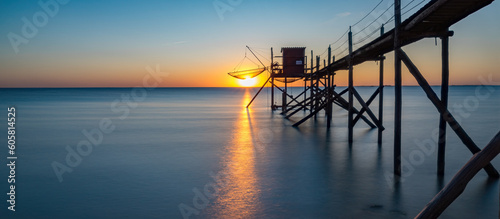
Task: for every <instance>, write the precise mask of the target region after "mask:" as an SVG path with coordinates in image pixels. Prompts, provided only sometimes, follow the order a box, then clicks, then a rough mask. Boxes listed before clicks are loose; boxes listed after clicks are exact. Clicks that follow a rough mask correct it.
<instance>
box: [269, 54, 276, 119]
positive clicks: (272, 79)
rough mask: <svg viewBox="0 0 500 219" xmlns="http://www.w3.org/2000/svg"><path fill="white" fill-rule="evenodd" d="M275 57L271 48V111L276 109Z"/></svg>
mask: <svg viewBox="0 0 500 219" xmlns="http://www.w3.org/2000/svg"><path fill="white" fill-rule="evenodd" d="M273 69H274V55H273V47H271V71H270V72H271V110H274V109H275V105H274V70H273Z"/></svg>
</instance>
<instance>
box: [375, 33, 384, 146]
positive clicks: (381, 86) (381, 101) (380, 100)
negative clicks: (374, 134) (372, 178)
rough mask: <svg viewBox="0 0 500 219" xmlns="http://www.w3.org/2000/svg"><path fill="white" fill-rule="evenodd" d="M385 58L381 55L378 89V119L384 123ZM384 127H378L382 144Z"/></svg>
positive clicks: (379, 142) (379, 139)
mask: <svg viewBox="0 0 500 219" xmlns="http://www.w3.org/2000/svg"><path fill="white" fill-rule="evenodd" d="M380 35H381V36H382V35H384V25H383V24H382V27H380ZM384 60H385V57H384V55H381V56H380V75H379V79H378V80H379V84H378V89H379V94H378V95H379V96H378V119H379V121H380V123H381V124H382V123H383V121H384V120H383V118H384ZM382 131H384V130H382V129H380V128H379V129H378V140H377V141H378V144H379V145H381V144H382Z"/></svg>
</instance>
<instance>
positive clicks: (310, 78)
mask: <svg viewBox="0 0 500 219" xmlns="http://www.w3.org/2000/svg"><path fill="white" fill-rule="evenodd" d="M313 57H314V53H313V51H312V50H311V69H310V70H311V72H310V75H309V80H310V82H311V83H310V87H311V95H309V96H311V97H312V96H314V88H313V87H314V86H313V71H314V66H313V65H314V58H313ZM310 109H311V112H312V111H313V110H314V102H311V106H310Z"/></svg>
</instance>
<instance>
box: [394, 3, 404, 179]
mask: <svg viewBox="0 0 500 219" xmlns="http://www.w3.org/2000/svg"><path fill="white" fill-rule="evenodd" d="M394 21H395V27H394V93H395V104H394V105H395V109H394V174H395V175H397V176H401V113H402V108H403V107H402V106H403V102H402V101H403V100H402V88H401V84H402V79H401V58H400V55H399V48H400V47H401V43H400V41H399V40H400V26H401V0H394Z"/></svg>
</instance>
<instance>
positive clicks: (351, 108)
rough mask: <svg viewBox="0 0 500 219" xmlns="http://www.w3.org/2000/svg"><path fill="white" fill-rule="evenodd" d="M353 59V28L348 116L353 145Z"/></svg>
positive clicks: (350, 139)
mask: <svg viewBox="0 0 500 219" xmlns="http://www.w3.org/2000/svg"><path fill="white" fill-rule="evenodd" d="M352 59H353V57H352V31H351V27H349V88H348V89H349V116H348V120H347V123H348V125H347V126H348V128H349V133H348V135H349V137H348V138H349V143H352V141H353V135H354V123H353V122H354V121H353V116H354V111H353V107H354V105H353V101H354V96H353V95H354V93H353V89H354V79H353V66H352V65H353V60H352Z"/></svg>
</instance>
